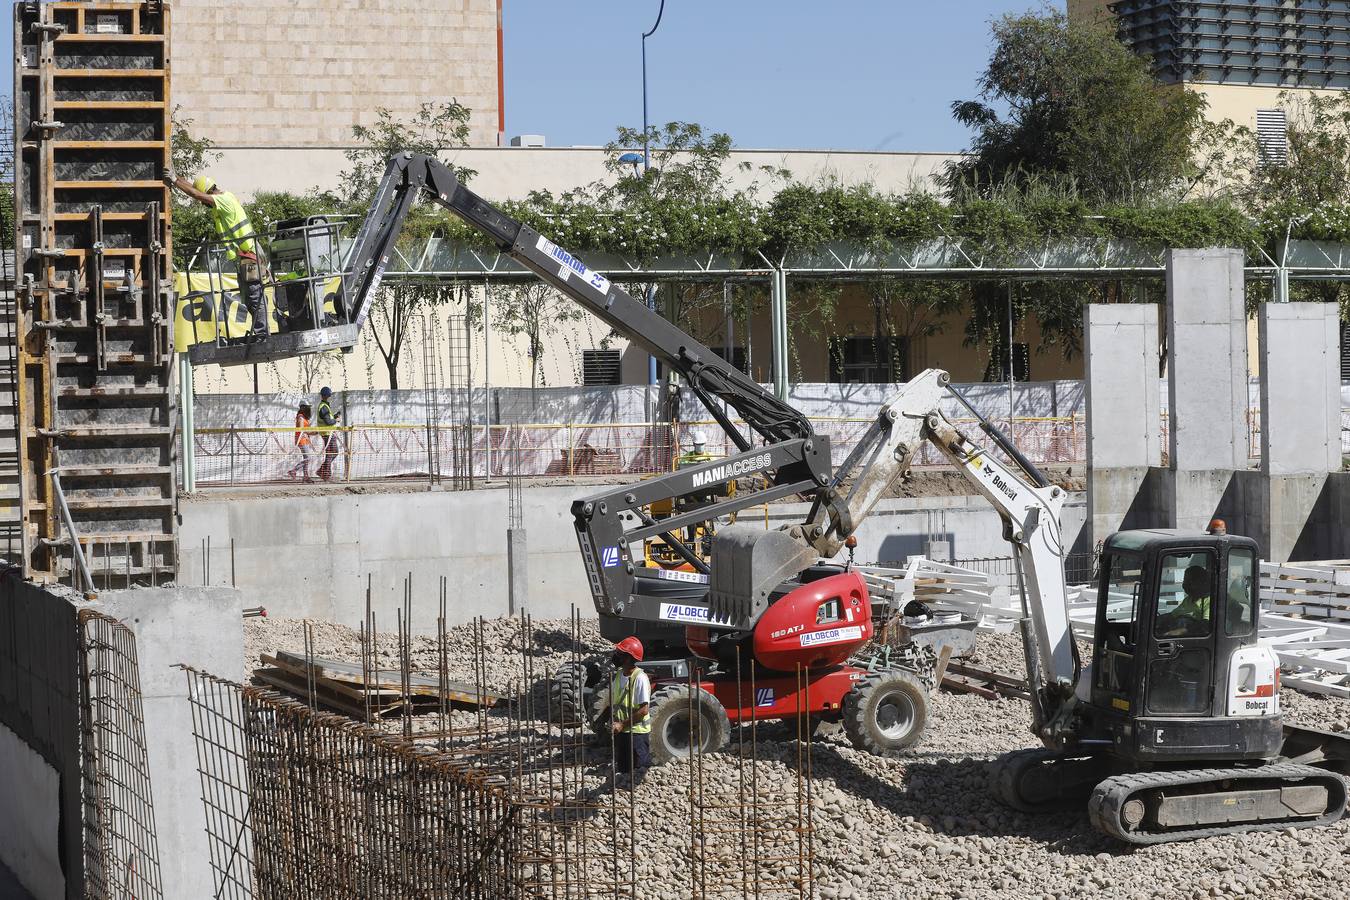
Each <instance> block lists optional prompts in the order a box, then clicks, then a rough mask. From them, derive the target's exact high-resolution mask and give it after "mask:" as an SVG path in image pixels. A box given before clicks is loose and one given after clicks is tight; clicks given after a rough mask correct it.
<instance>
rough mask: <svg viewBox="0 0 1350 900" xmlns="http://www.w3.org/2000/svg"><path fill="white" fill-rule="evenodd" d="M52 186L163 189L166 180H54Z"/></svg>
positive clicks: (61, 187)
mask: <svg viewBox="0 0 1350 900" xmlns="http://www.w3.org/2000/svg"><path fill="white" fill-rule="evenodd" d="M52 187H54V188H56V189H57V190H58V191H59V190H72V191H83V190H96V191H105V190H130V189H135V188H155V189H162V188H163V187H164V182H162V181H148V180H140V181H118V180H115V179H109V180H108V181H56V182H53V183H52ZM141 218H145V215H144V214H142V215H141ZM138 252H139V251H138Z"/></svg>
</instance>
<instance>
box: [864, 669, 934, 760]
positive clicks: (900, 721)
mask: <svg viewBox="0 0 1350 900" xmlns="http://www.w3.org/2000/svg"><path fill="white" fill-rule="evenodd" d="M927 722H928V693H927V692H926V691H925V690H924V689H923V683H922V682H920V681H919V679H918V677H917V676H915V675H914V674H913V673H911V672H907V671H905V670H904V669H891V670H889V671H886V672H874V673H872V674H871V675H868V676H867V677H866V678H864V679H862V680H861V681H859V682H858V683H857V684H855V685H853V689H852V690H850V691H849V692H848V693H847V694H846V695H845V696H844V733H845V734H847V735H848V740H849V743H851V744H852V745H853V746H854V747H856V748H858V749H859V750H866V751H867V752H868V753H871V754H874V755H876V756H899V755H900V754H902V753H904V751H906V750H908V749H909V748H911V747H913V746H914V745H915V744H917V743H919V740H920V739H921V738H922V737H923V730H924V725H925V724H926V723H927Z"/></svg>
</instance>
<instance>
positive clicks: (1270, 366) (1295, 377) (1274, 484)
mask: <svg viewBox="0 0 1350 900" xmlns="http://www.w3.org/2000/svg"><path fill="white" fill-rule="evenodd" d="M1259 329H1260V347H1261V351H1260V353H1261V475H1262V478H1263V479H1264V481H1265V501H1266V503H1265V511H1264V512H1265V515H1264V516H1263V519H1264V521H1263V522H1262V525H1263V526H1264V527H1263V529H1262V530H1263V531H1264V532H1265V534H1264V535H1262V536H1261V537H1257V535H1252V536H1253V537H1257V540H1258V541H1261V539H1262V537H1264V538H1265V540H1264V541H1262V550H1263V551H1265V558H1266V559H1270V560H1273V561H1277V562H1284V561H1286V560H1288V559H1290V557H1291V554H1292V553H1294V552H1295V548H1296V547H1298V548H1299V550H1301V551H1302V552H1300V553H1299V554H1298V556H1297V557H1295V558H1300V559H1310V558H1314V557H1321V556H1322V555H1323V553H1324V552H1325V551H1327V550H1329V549H1330V547H1329V546H1322V545H1325V542H1323V541H1321V540H1319V539H1318V537H1317V533H1318V532H1319V531H1320V530H1321V528H1318V527H1314V528H1311V529H1310V528H1308V525H1309V521H1310V519H1311V518H1312V516H1313V512H1314V509H1315V507H1316V506H1317V502H1318V498H1319V497H1320V496H1321V494H1322V491H1323V489H1324V488H1325V486H1326V482H1327V474H1328V473H1329V472H1334V471H1339V470H1340V468H1341V390H1340V389H1341V372H1340V316H1339V312H1338V310H1337V305H1336V304H1335V303H1265V304H1262V305H1261V312H1260V316H1259ZM1320 524H1321V526H1322V527H1324V528H1334V527H1337V523H1331V522H1326V523H1320ZM1305 532H1306V534H1305Z"/></svg>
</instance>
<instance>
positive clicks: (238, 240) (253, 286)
mask: <svg viewBox="0 0 1350 900" xmlns="http://www.w3.org/2000/svg"><path fill="white" fill-rule="evenodd" d="M164 183H165V184H167V185H169V186H170V187H174V188H177V189H178V190H180V191H182V192H183V193H184V194H187V195H188V196H189V197H191V198H192V199H193V200H196V201H197V202H198V203H200V204H202V205H203V206H205V207H208V208H209V209H210V210H211V223H212V224H213V225H214V226H215V229H216V237H217V238H218V239H219V240H220V241H221V243H223V244H224V246H225V255H226V257H227V258H229V259H231V260H233V261H234V262H235V264H236V266H237V267H238V273H239V293H240V294H241V295H242V296H243V298H244V301H245V302H246V303H247V304H248V311H249V313H250V314H251V315H252V316H253V331H252V334H251V336H250V337H251V339H253V340H257V339H258V338H261V337H266V336H267V332H268V328H267V304H266V301H265V300H264V298H263V286H262V265H261V263H260V262H259V259H258V242H257V239H256V236H255V234H254V231H253V223H252V222H250V221H249V219H248V213H247V212H245V211H244V205H243V204H242V203H240V202H239V199H238V198H237V197H235V196H234V194H231V193H230V192H229V191H222V190H221V189H220V186H219V185H217V184H216V181H215V179H214V178H212V177H210V176H209V175H198V176H197V177H196V178H195V179H194V180H193V181H191V182H189V181H188V180H187V179H186V178H179V177H178V176H177V175H175V174H174V172H173V171H172V170H168V171H166V172H165V173H164Z"/></svg>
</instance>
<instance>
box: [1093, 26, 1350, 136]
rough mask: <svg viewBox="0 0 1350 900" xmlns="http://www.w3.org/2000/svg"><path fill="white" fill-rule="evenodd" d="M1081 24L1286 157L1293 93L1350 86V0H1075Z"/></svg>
mask: <svg viewBox="0 0 1350 900" xmlns="http://www.w3.org/2000/svg"><path fill="white" fill-rule="evenodd" d="M1068 13H1069V19H1070V21H1071V22H1073V23H1075V24H1080V25H1084V24H1092V23H1098V24H1104V25H1106V26H1108V27H1114V28H1115V30H1116V33H1117V34H1118V35H1119V37H1120V39H1121V41H1122V42H1123V43H1125V45H1126V46H1128V47H1130V48H1131V49H1132V50H1134V51H1135V52H1136V53H1139V54H1140V55H1142V56H1146V57H1148V58H1149V59H1150V60H1151V61H1152V63H1153V68H1154V71H1155V72H1156V74H1157V76H1158V77H1159V79H1161V80H1162V81H1163V82H1165V83H1167V84H1178V85H1183V86H1185V88H1186V89H1187V90H1191V91H1195V92H1196V93H1199V94H1201V95H1203V96H1204V97H1205V99H1206V100H1207V101H1208V108H1207V111H1206V115H1207V117H1208V118H1210V119H1211V120H1214V121H1222V120H1224V119H1231V120H1232V121H1233V122H1234V123H1236V124H1238V125H1243V126H1246V127H1247V128H1250V129H1252V130H1253V131H1254V132H1256V133H1257V134H1259V135H1260V136H1261V138H1262V143H1263V144H1264V145H1265V146H1266V147H1267V148H1268V149H1269V150H1270V151H1271V152H1274V153H1276V154H1278V153H1279V152H1280V151H1279V148H1280V147H1281V146H1282V143H1283V134H1284V128H1285V112H1284V109H1285V107H1287V106H1288V102H1287V99H1286V95H1288V94H1291V93H1292V94H1294V95H1299V94H1308V93H1314V94H1315V93H1330V92H1336V91H1342V90H1345V89H1347V88H1350V0H1243V2H1230V0H1068Z"/></svg>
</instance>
